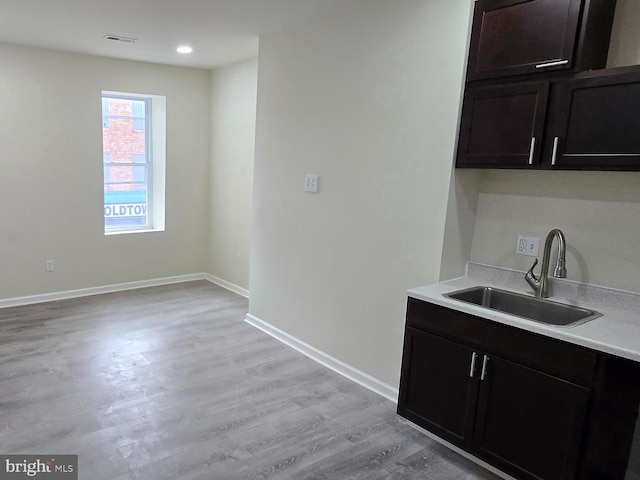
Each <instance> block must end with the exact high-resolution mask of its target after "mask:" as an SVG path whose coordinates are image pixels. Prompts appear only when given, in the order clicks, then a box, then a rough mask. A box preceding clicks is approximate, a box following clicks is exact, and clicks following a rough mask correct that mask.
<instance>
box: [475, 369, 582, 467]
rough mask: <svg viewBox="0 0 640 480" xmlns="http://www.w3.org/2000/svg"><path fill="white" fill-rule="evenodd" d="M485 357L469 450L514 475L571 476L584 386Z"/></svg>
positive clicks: (580, 422) (577, 445)
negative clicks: (471, 445) (472, 437)
mask: <svg viewBox="0 0 640 480" xmlns="http://www.w3.org/2000/svg"><path fill="white" fill-rule="evenodd" d="M485 358H487V364H486V368H485V371H486V374H485V378H484V380H483V381H482V382H481V383H480V394H479V397H478V408H477V414H476V422H475V423H476V428H475V432H476V433H475V435H474V442H473V451H474V452H475V453H476V455H477V456H478V457H480V458H483V459H485V460H487V461H489V462H490V463H492V464H494V465H496V466H497V467H499V468H501V469H503V470H505V471H510V472H512V473H514V474H515V476H516V477H517V478H523V479H524V478H527V479H529V478H530V479H537V478H545V479H558V480H560V479H568V478H574V475H575V473H576V469H577V465H578V454H579V451H580V440H581V438H582V430H583V425H584V421H585V415H586V412H587V403H588V400H589V390H588V389H586V388H584V387H580V386H578V385H574V384H572V383H570V382H565V381H563V380H560V379H558V378H555V377H552V376H549V375H545V374H544V373H541V372H538V371H536V370H532V369H530V368H526V367H523V366H521V365H518V364H516V363H513V362H509V361H507V360H503V359H501V358H498V357H490V356H486V357H485Z"/></svg>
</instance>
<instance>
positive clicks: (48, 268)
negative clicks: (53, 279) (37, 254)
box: [46, 260, 53, 272]
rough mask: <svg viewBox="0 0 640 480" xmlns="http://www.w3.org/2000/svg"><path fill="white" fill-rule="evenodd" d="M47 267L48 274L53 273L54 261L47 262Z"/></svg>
mask: <svg viewBox="0 0 640 480" xmlns="http://www.w3.org/2000/svg"><path fill="white" fill-rule="evenodd" d="M46 265H47V272H53V260H47V261H46Z"/></svg>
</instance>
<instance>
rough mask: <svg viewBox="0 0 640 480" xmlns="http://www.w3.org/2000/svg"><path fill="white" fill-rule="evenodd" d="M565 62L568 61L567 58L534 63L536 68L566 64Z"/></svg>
mask: <svg viewBox="0 0 640 480" xmlns="http://www.w3.org/2000/svg"><path fill="white" fill-rule="evenodd" d="M567 63H569V60H550V61H548V62H544V63H539V64H538V65H536V68H548V67H557V66H559V65H566V64H567Z"/></svg>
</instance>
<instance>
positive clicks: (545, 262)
mask: <svg viewBox="0 0 640 480" xmlns="http://www.w3.org/2000/svg"><path fill="white" fill-rule="evenodd" d="M556 237H557V238H558V258H557V260H556V267H555V268H554V269H553V276H554V277H556V278H566V276H567V269H566V268H565V266H564V265H565V254H566V250H567V248H566V240H565V239H564V233H562V232H561V231H560V230H558V229H557V228H554V229H553V230H551V231H550V232H549V235H547V240H546V241H545V242H544V253H543V255H542V268H541V269H540V278H539V279H538V278H536V276H535V274H534V273H533V269H534V268H536V265H537V264H538V259H537V258H536V260H535V262H533V265H532V266H531V268H530V269H529V271H528V272H527V273H526V274H525V276H524V278H525V280H526V281H527V283H528V284H529V285H531V288H533V290H534V291H535V292H536V298H547V297H548V296H549V260H550V259H549V257H550V256H551V244H552V243H553V239H554V238H556Z"/></svg>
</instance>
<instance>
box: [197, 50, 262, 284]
mask: <svg viewBox="0 0 640 480" xmlns="http://www.w3.org/2000/svg"><path fill="white" fill-rule="evenodd" d="M257 83H258V59H257V58H256V59H252V60H246V61H243V62H240V63H236V64H233V65H229V66H226V67H221V68H217V69H215V70H213V71H212V73H211V136H210V143H211V149H210V171H209V212H210V215H209V226H208V228H209V237H208V248H207V252H208V258H207V260H208V264H207V272H208V273H211V274H212V275H214V276H215V277H218V278H220V279H223V280H225V281H227V282H230V283H232V284H234V285H236V286H239V287H241V288H243V289H245V290H248V289H249V258H250V255H249V253H250V248H251V247H250V238H251V235H250V233H251V201H252V190H253V156H254V143H255V123H256V95H257Z"/></svg>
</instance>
